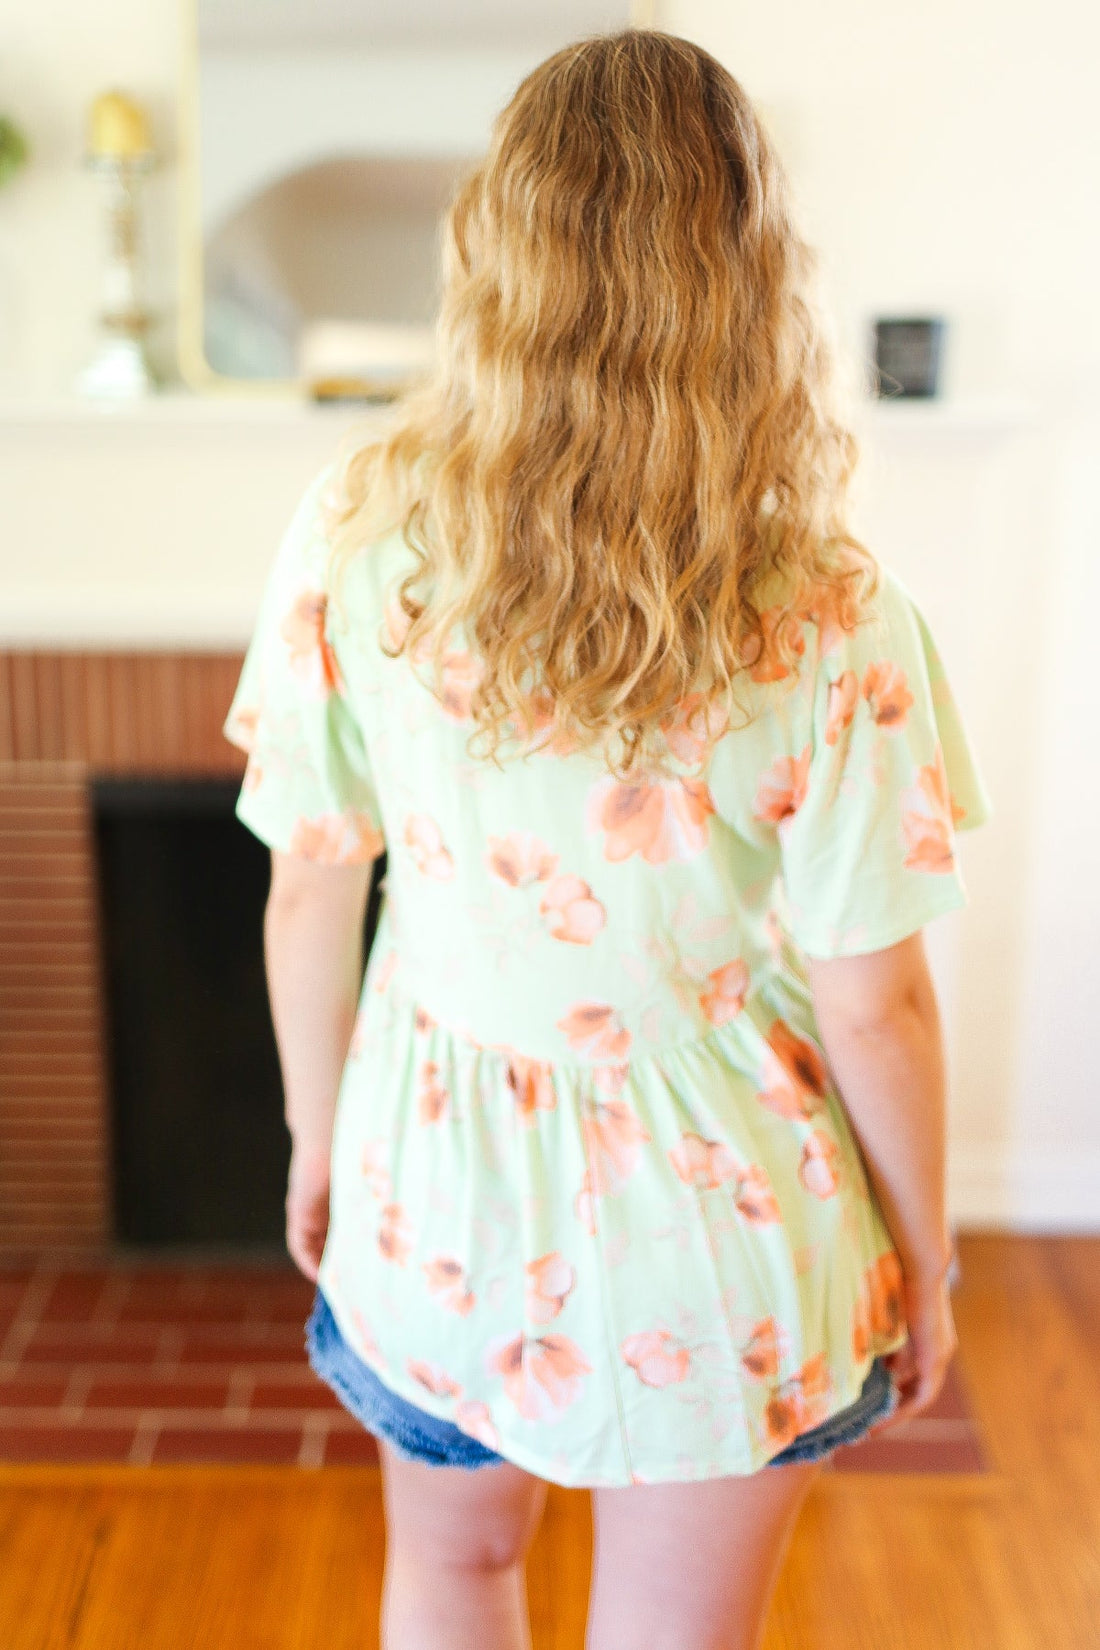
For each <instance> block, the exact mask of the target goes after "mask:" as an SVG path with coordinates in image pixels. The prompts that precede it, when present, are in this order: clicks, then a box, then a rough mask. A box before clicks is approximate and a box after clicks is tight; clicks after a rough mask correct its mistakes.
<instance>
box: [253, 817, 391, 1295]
mask: <svg viewBox="0 0 1100 1650" xmlns="http://www.w3.org/2000/svg"><path fill="white" fill-rule="evenodd" d="M372 866H373V861H365V862H363V863H361V864H356V865H322V864H318V863H315V862H313V861H311V860H307V859H303V858H302V857H301V856H299V855H293V854H284V853H281V852H280V851H278V850H277V849H272V851H271V888H270V891H269V894H268V898H267V904H266V906H265V908H264V930H263V932H264V962H265V967H266V972H267V988H268V996H269V999H270V1003H271V1018H272V1024H273V1026H274V1029H275V1042H276V1046H277V1048H278V1052H279V1065H280V1068H281V1070H282V1078H283V1093H284V1097H285V1116H286V1123H287V1127H288V1129H289V1130H290V1135H291V1141H292V1149H291V1162H290V1176H289V1182H288V1187H287V1199H286V1215H287V1249H288V1250H289V1252H290V1255H291V1258H292V1259H293V1260H294V1262H295V1264H296V1265H297V1266H298V1267H299V1268H300V1269H301V1270H302V1271H303V1272H304V1273H305V1275H306V1276H307V1277H308V1278H310V1279H311V1280H313V1281H314V1282H316V1279H317V1268H318V1265H319V1262H320V1259H321V1253H322V1251H323V1249H324V1244H325V1236H326V1234H327V1231H328V1200H329V1164H330V1156H331V1149H332V1129H333V1122H334V1119H335V1113H336V1099H337V1095H338V1092H339V1088H340V1079H341V1076H342V1075H343V1070H344V1062H345V1060H346V1058H347V1052H348V1045H349V1043H350V1042H351V1034H352V1030H353V1027H354V1024H355V1013H356V1008H357V1006H358V1000H359V992H360V988H361V986H362V979H363V922H364V917H365V914H366V902H367V897H368V894H369V892H370V881H371V870H372Z"/></svg>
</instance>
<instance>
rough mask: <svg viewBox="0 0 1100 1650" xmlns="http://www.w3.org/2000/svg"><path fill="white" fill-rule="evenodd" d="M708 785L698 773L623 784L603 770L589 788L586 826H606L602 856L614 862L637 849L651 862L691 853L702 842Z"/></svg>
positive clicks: (710, 803)
mask: <svg viewBox="0 0 1100 1650" xmlns="http://www.w3.org/2000/svg"><path fill="white" fill-rule="evenodd" d="M714 812H715V806H714V798H713V797H712V796H711V794H710V790H709V788H708V787H707V786H706V785H705V784H704V783H703V782H702V780H697V779H662V780H657V781H654V782H653V783H652V784H650V783H646V782H645V781H638V782H637V783H631V784H626V783H624V782H623V781H621V780H618V779H615V778H613V777H612V776H611V775H607V776H606V777H605V778H603V779H598V780H597V781H596V783H595V785H593V787H592V790H591V791H590V793H589V800H588V815H587V820H588V828H589V830H590V831H592V832H597V831H604V832H606V840H605V842H604V857H605V858H606V859H609V860H611V861H612V862H613V863H617V862H618V861H620V860H624V859H629V858H630V856H631V854H640V855H641V856H642V858H643V859H644V860H645V861H646V862H647V863H648V864H650V865H661V864H664V863H666V862H667V861H668V860H685V859H692V858H694V856H695V855H696V854H701V853H702V852H703V849H704V848H705V847H706V845H707V841H708V838H709V834H710V827H709V825H708V823H707V821H708V817H709V815H711V814H712V813H714Z"/></svg>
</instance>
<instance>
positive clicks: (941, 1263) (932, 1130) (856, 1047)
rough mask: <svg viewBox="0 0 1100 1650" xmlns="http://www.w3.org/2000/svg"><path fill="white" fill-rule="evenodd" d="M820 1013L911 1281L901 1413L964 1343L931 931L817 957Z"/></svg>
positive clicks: (895, 1363) (909, 1410) (814, 973)
mask: <svg viewBox="0 0 1100 1650" xmlns="http://www.w3.org/2000/svg"><path fill="white" fill-rule="evenodd" d="M810 983H811V987H812V991H813V999H814V1010H815V1015H816V1018H817V1023H818V1026H819V1029H820V1031H821V1038H822V1042H823V1044H824V1048H825V1055H826V1058H827V1060H828V1062H829V1066H830V1069H831V1070H832V1073H833V1076H834V1078H835V1080H836V1085H837V1088H838V1090H839V1092H840V1096H841V1099H842V1101H843V1104H844V1108H845V1111H846V1112H847V1114H848V1117H849V1120H850V1122H851V1125H852V1130H853V1133H854V1134H855V1136H856V1138H857V1140H858V1142H859V1145H860V1148H861V1150H862V1152H863V1157H864V1161H865V1162H866V1165H867V1171H868V1175H869V1177H870V1179H871V1181H872V1184H873V1186H874V1190H875V1193H876V1195H877V1197H878V1201H879V1204H880V1207H881V1209H882V1213H883V1217H884V1219H885V1221H886V1225H887V1228H888V1230H889V1232H890V1236H891V1237H892V1239H893V1241H894V1244H895V1247H896V1248H897V1251H898V1255H899V1257H900V1259H901V1264H902V1271H903V1274H904V1279H905V1306H906V1317H907V1319H908V1323H909V1334H910V1339H909V1343H908V1344H907V1346H905V1347H904V1348H902V1349H901V1350H900V1351H899V1352H897V1353H893V1354H891V1355H890V1356H889V1357H887V1358H886V1360H885V1362H886V1363H887V1364H888V1365H889V1367H890V1369H891V1372H892V1374H893V1375H894V1378H895V1380H896V1382H897V1383H898V1385H899V1386H900V1388H901V1403H900V1404H899V1406H898V1409H897V1410H896V1411H895V1418H896V1417H899V1416H901V1415H902V1414H915V1413H916V1412H917V1411H918V1410H921V1409H924V1408H926V1407H927V1405H928V1404H930V1403H931V1402H932V1400H933V1399H934V1398H935V1396H936V1393H937V1392H938V1391H939V1389H940V1387H941V1386H942V1384H943V1378H944V1375H945V1373H946V1370H947V1365H948V1364H949V1363H950V1361H951V1357H952V1355H953V1353H954V1351H955V1346H956V1340H955V1329H954V1323H953V1321H952V1316H951V1305H950V1296H949V1288H950V1286H949V1283H948V1281H947V1271H948V1267H949V1265H950V1261H951V1257H952V1252H953V1246H952V1239H951V1231H950V1226H949V1223H948V1218H947V1209H946V1093H945V1089H946V1083H945V1072H944V1054H943V1040H942V1035H941V1030H940V1018H939V1010H938V1007H937V1004H936V994H935V989H934V986H933V984H932V978H931V975H930V973H929V969H928V963H927V959H926V957H925V953H924V942H923V937H922V934H921V932H920V931H919V930H918V931H917V932H916V933H914V934H911V935H910V936H909V937H908V938H907V939H905V940H902V941H901V942H900V943H899V944H897V945H892V946H889V947H887V948H886V949H884V950H881V951H871V952H867V953H865V954H863V955H862V956H851V957H835V958H830V959H828V960H819V959H815V958H810Z"/></svg>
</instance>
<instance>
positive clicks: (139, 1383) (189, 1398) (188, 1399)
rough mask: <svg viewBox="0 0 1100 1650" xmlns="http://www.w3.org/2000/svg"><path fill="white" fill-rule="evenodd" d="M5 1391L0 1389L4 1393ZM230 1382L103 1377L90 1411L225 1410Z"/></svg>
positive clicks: (90, 1398)
mask: <svg viewBox="0 0 1100 1650" xmlns="http://www.w3.org/2000/svg"><path fill="white" fill-rule="evenodd" d="M2 1390H3V1389H2V1388H0V1391H2ZM228 1396H229V1382H228V1380H226V1379H224V1378H218V1377H214V1378H213V1379H205V1378H204V1379H201V1380H197V1381H181V1380H180V1379H179V1378H178V1376H175V1375H165V1376H163V1377H161V1378H159V1379H158V1377H157V1376H156V1375H155V1374H153V1373H149V1374H142V1375H135V1376H134V1377H132V1378H130V1379H125V1378H122V1377H120V1376H118V1375H112V1376H111V1377H110V1378H109V1379H106V1378H103V1377H100V1378H97V1379H96V1380H94V1381H93V1382H92V1384H91V1386H90V1387H89V1388H88V1395H87V1397H86V1398H85V1400H84V1402H85V1405H86V1406H87V1408H88V1409H169V1410H171V1409H224V1408H225V1403H226V1399H227V1398H228Z"/></svg>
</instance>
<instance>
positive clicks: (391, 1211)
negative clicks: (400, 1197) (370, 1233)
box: [378, 1203, 412, 1266]
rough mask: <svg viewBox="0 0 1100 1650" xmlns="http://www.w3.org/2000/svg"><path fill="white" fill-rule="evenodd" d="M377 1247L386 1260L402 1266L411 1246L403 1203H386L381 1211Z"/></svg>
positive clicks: (410, 1234) (410, 1235) (410, 1229)
mask: <svg viewBox="0 0 1100 1650" xmlns="http://www.w3.org/2000/svg"><path fill="white" fill-rule="evenodd" d="M378 1248H379V1250H380V1251H381V1253H382V1254H383V1255H384V1256H385V1258H386V1259H387V1260H392V1261H395V1262H396V1263H397V1265H398V1266H404V1264H405V1262H406V1261H407V1260H408V1258H409V1252H410V1250H411V1248H412V1228H411V1226H410V1223H409V1218H408V1216H407V1215H406V1213H405V1209H404V1205H403V1204H400V1203H387V1204H386V1205H385V1206H384V1207H383V1209H382V1212H381V1221H380V1225H379V1228H378Z"/></svg>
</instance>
